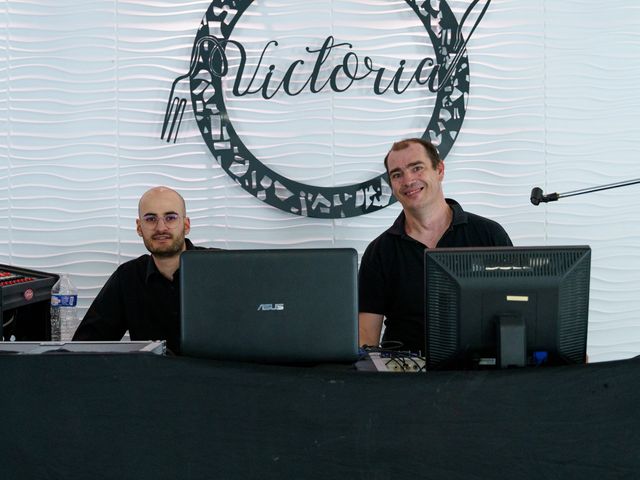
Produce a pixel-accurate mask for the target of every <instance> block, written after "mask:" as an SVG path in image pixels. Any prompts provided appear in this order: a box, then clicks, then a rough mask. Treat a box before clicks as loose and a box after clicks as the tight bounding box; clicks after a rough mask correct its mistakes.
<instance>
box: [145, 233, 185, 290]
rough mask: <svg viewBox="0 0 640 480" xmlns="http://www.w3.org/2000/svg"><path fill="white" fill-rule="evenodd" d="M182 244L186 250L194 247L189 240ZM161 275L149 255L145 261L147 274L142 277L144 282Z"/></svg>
mask: <svg viewBox="0 0 640 480" xmlns="http://www.w3.org/2000/svg"><path fill="white" fill-rule="evenodd" d="M184 243H185V246H186V247H187V250H193V249H194V248H195V247H194V246H193V243H191V240H189V239H188V238H185V239H184ZM156 274H157V275H162V274H161V273H160V270H158V267H156V262H154V261H153V257H152V256H151V255H149V259H148V260H147V272H146V274H145V276H144V280H145V282H148V281H149V278H151V276H152V275H156Z"/></svg>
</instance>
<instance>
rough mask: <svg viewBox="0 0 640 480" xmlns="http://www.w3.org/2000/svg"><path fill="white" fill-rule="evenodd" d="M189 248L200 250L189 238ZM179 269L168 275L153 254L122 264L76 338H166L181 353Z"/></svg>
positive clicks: (85, 317) (88, 312)
mask: <svg viewBox="0 0 640 480" xmlns="http://www.w3.org/2000/svg"><path fill="white" fill-rule="evenodd" d="M185 242H186V246H187V250H194V249H197V250H200V249H203V247H195V246H194V245H193V244H192V243H191V241H189V239H185ZM179 278H180V275H179V270H177V271H176V273H175V274H174V275H173V281H171V280H168V279H167V278H166V277H164V276H163V275H162V274H161V273H160V271H159V270H158V268H157V267H156V264H155V262H154V261H153V258H151V255H149V254H146V255H142V256H140V257H138V258H136V259H134V260H129V261H128V262H125V263H123V264H122V265H120V266H119V267H118V268H117V269H116V271H115V272H114V273H113V274H112V275H111V277H109V280H107V283H105V285H104V287H102V290H100V292H99V293H98V295H97V296H96V298H95V299H94V301H93V303H92V304H91V306H90V307H89V310H87V313H86V315H85V316H84V318H83V319H82V322H81V323H80V326H79V327H78V329H77V330H76V332H75V334H74V336H73V340H89V341H90V340H101V341H104V340H120V339H122V337H123V336H124V334H125V332H126V331H127V330H128V331H129V336H130V338H131V340H166V341H167V348H168V349H169V350H171V351H172V352H178V347H179V338H180V290H179Z"/></svg>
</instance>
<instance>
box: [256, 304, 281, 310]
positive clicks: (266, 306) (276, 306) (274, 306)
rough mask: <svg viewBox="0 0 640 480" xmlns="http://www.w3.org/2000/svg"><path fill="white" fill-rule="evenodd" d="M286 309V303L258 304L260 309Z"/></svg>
mask: <svg viewBox="0 0 640 480" xmlns="http://www.w3.org/2000/svg"><path fill="white" fill-rule="evenodd" d="M260 310H262V311H269V310H284V303H261V304H260V305H258V311H260Z"/></svg>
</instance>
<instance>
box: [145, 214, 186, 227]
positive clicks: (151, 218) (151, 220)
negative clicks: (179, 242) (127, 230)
mask: <svg viewBox="0 0 640 480" xmlns="http://www.w3.org/2000/svg"><path fill="white" fill-rule="evenodd" d="M161 219H162V221H163V222H164V225H165V226H166V227H167V228H175V227H176V226H177V225H178V220H180V215H178V214H177V213H167V214H166V215H160V216H158V215H154V214H152V213H149V214H148V215H144V216H143V217H142V224H143V225H144V226H146V227H149V228H152V227H155V226H156V225H158V222H159V221H160V220H161Z"/></svg>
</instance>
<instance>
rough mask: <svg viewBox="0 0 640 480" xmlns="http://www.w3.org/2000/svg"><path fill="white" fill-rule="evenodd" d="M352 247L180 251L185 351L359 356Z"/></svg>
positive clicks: (284, 359) (265, 357) (272, 357)
mask: <svg viewBox="0 0 640 480" xmlns="http://www.w3.org/2000/svg"><path fill="white" fill-rule="evenodd" d="M357 271H358V257H357V253H356V251H355V250H353V249H347V248H335V249H287V250H189V251H186V252H184V253H183V254H182V255H181V257H180V282H181V288H180V292H181V293H180V298H181V304H180V309H181V332H180V333H181V348H180V352H181V354H182V355H189V356H194V357H210V358H217V359H223V360H241V361H255V362H265V363H331V362H338V363H347V362H349V363H350V362H354V361H356V360H357V356H358V345H357V344H358V304H357V298H358V292H357V289H358V280H357V278H358V277H357Z"/></svg>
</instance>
